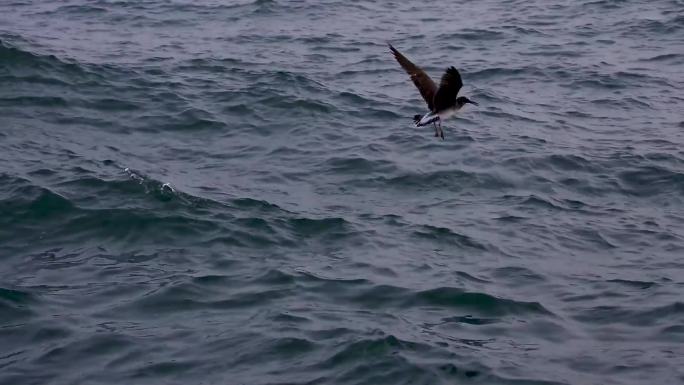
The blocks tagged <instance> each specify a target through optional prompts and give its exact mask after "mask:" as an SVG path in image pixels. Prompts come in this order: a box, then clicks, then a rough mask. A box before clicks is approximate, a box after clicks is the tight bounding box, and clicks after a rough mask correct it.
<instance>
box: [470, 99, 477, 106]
mask: <svg viewBox="0 0 684 385" xmlns="http://www.w3.org/2000/svg"><path fill="white" fill-rule="evenodd" d="M468 103H470V104H474V105H476V106H479V104H477V103H475V102H474V101H472V100H468Z"/></svg>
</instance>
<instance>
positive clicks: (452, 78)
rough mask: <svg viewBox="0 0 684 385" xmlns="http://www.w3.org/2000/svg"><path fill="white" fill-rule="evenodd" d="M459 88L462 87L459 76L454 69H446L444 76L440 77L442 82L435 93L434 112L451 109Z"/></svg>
mask: <svg viewBox="0 0 684 385" xmlns="http://www.w3.org/2000/svg"><path fill="white" fill-rule="evenodd" d="M461 87H463V81H462V80H461V74H460V73H458V70H457V69H456V68H454V67H449V68H447V70H446V72H445V73H444V75H442V80H441V81H440V82H439V89H438V90H437V92H436V93H435V99H434V107H435V109H434V110H435V111H442V110H444V109H446V108H449V107H453V106H454V104H455V103H456V97H457V96H458V91H460V90H461Z"/></svg>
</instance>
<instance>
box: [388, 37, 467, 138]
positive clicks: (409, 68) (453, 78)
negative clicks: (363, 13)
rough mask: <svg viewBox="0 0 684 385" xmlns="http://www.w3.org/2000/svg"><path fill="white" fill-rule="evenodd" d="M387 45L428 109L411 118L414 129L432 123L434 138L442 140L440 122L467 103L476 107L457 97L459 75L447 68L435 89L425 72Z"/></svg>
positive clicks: (465, 99)
mask: <svg viewBox="0 0 684 385" xmlns="http://www.w3.org/2000/svg"><path fill="white" fill-rule="evenodd" d="M387 45H389V48H390V51H392V54H394V58H395V59H397V61H398V62H399V64H400V65H401V68H403V69H404V71H406V73H407V74H409V76H411V80H413V84H415V85H416V87H418V91H420V95H421V96H422V97H423V99H425V102H426V103H427V105H428V108H429V109H430V111H428V113H426V114H425V115H415V116H414V117H413V121H414V123H416V127H421V126H425V125H428V124H430V123H432V125H433V126H435V137H437V136H439V137H441V138H442V140H444V131H443V130H442V120H446V119H447V118H449V117H450V116H452V115H454V114H455V113H456V112H457V111H458V110H460V109H461V108H463V106H465V105H466V104H468V103H470V104H474V105H476V106H477V105H478V104H477V103H475V102H474V101H472V100H470V99H468V98H466V97H465V96H458V91H459V90H460V89H461V87H463V81H462V80H461V74H460V73H458V70H457V69H456V68H455V67H449V68H447V70H446V72H445V73H444V75H442V80H441V81H440V82H439V88H437V85H436V84H435V82H433V81H432V79H430V77H429V76H428V75H427V74H426V73H425V71H423V70H422V69H421V68H420V67H418V66H417V65H415V64H413V63H411V61H410V60H409V59H407V58H406V56H404V55H402V54H401V52H399V51H397V49H396V48H394V47H392V44H389V43H387ZM457 96H458V97H457Z"/></svg>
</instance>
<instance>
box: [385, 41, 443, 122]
mask: <svg viewBox="0 0 684 385" xmlns="http://www.w3.org/2000/svg"><path fill="white" fill-rule="evenodd" d="M388 45H389V48H390V50H391V51H392V53H393V54H394V58H395V59H397V61H398V62H399V64H400V65H401V67H402V68H403V69H404V71H406V73H407V74H409V76H411V80H413V84H415V85H416V87H417V88H418V91H420V95H421V96H422V97H423V99H425V102H426V103H427V105H428V108H430V111H432V109H433V107H434V106H433V104H432V101H433V100H434V98H435V93H436V92H437V85H436V84H435V82H433V81H432V79H430V77H429V76H428V75H427V74H426V73H425V71H423V70H422V69H421V68H420V67H418V66H417V65H415V64H413V63H411V61H410V60H409V59H407V58H406V56H404V55H402V54H401V52H399V51H397V50H396V48H394V47H392V45H391V44H388Z"/></svg>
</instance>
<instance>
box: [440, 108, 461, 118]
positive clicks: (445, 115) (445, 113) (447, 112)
mask: <svg viewBox="0 0 684 385" xmlns="http://www.w3.org/2000/svg"><path fill="white" fill-rule="evenodd" d="M456 111H458V108H456V107H454V108H448V109H446V110H444V111H440V112H439V113H438V114H437V115H439V119H440V120H446V119H448V118H450V117H452V116H454V115H455V114H456Z"/></svg>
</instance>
